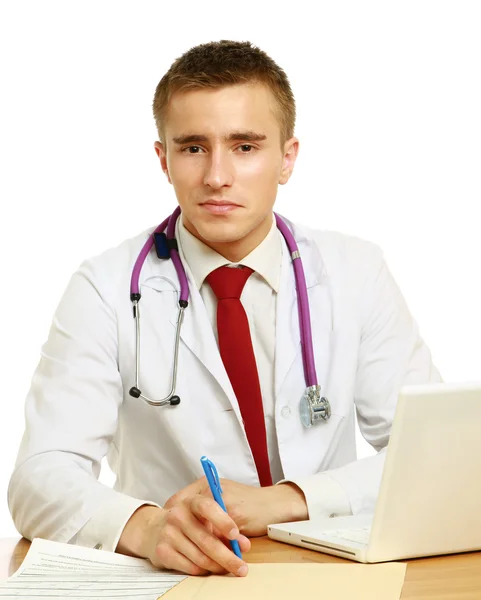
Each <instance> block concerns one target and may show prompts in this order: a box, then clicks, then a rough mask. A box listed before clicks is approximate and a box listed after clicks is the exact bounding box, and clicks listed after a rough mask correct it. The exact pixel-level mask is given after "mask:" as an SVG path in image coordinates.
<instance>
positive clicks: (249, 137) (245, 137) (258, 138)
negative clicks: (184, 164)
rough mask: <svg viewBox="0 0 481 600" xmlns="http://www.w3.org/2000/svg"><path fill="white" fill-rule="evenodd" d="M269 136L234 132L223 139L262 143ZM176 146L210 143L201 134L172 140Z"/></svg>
mask: <svg viewBox="0 0 481 600" xmlns="http://www.w3.org/2000/svg"><path fill="white" fill-rule="evenodd" d="M266 139H267V136H266V135H264V134H262V133H256V132H255V131H234V132H232V133H231V134H229V135H225V136H223V138H222V141H224V142H236V141H246V142H262V141H263V140H266ZM172 141H173V142H174V143H175V144H189V143H191V142H208V141H209V138H208V137H207V136H206V135H200V134H186V135H180V136H177V137H174V138H172Z"/></svg>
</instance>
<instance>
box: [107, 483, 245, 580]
mask: <svg viewBox="0 0 481 600" xmlns="http://www.w3.org/2000/svg"><path fill="white" fill-rule="evenodd" d="M233 539H237V541H238V542H239V546H240V549H241V552H242V553H244V552H248V551H249V550H250V547H251V543H250V541H249V540H248V539H247V538H246V537H245V536H243V535H241V534H240V533H239V529H238V527H237V526H236V524H235V522H234V520H233V519H232V518H231V517H230V516H229V515H228V514H227V513H225V512H224V511H223V510H222V509H221V507H220V506H219V505H218V504H217V502H215V500H214V499H213V498H207V497H204V496H202V495H200V494H193V495H190V496H188V497H186V498H185V499H183V500H181V501H178V502H176V503H175V505H171V506H170V507H164V508H157V507H156V506H145V505H144V506H141V507H140V508H138V509H137V510H136V511H135V513H134V514H133V515H132V517H131V518H130V520H129V521H128V522H127V525H126V526H125V528H124V530H123V532H122V535H121V537H120V540H119V543H118V545H117V548H116V552H119V553H122V554H128V555H133V556H140V557H142V558H148V559H149V560H150V562H151V563H152V564H153V565H154V566H156V567H164V568H167V569H175V570H177V571H181V572H183V573H187V574H189V575H205V574H207V573H226V572H229V573H233V574H234V575H238V576H240V577H242V576H245V575H246V574H247V571H248V568H247V565H246V563H245V562H244V561H243V560H242V559H240V558H238V557H237V556H236V555H235V554H234V552H233V551H232V549H231V547H230V545H229V542H228V540H233Z"/></svg>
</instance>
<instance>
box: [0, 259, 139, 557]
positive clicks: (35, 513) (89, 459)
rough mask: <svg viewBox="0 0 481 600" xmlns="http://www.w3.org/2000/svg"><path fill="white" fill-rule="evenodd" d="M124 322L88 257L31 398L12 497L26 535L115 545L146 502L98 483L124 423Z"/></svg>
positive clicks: (64, 303) (59, 315) (63, 306)
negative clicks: (120, 336)
mask: <svg viewBox="0 0 481 600" xmlns="http://www.w3.org/2000/svg"><path fill="white" fill-rule="evenodd" d="M117 344H118V341H117V323H116V316H115V313H114V311H113V310H112V308H111V307H110V305H109V302H108V300H107V299H106V298H105V296H104V294H103V293H102V291H101V290H100V287H99V286H98V285H96V283H95V275H94V272H93V270H92V268H91V267H90V265H89V263H84V264H83V265H82V266H81V268H80V269H79V271H78V272H77V273H75V274H74V275H73V277H72V278H71V281H70V283H69V285H68V287H67V289H66V291H65V294H64V296H63V298H62V300H61V302H60V304H59V306H58V308H57V310H56V313H55V316H54V319H53V322H52V326H51V329H50V333H49V337H48V340H47V342H46V344H45V345H44V346H43V348H42V355H41V360H40V362H39V364H38V366H37V369H36V371H35V373H34V376H33V379H32V384H31V388H30V391H29V394H28V397H27V399H26V406H25V418H26V427H25V433H24V436H23V440H22V442H21V446H20V449H19V452H18V457H17V461H16V465H15V469H14V472H13V474H12V476H11V480H10V485H9V491H8V501H9V507H10V511H11V513H12V517H13V520H14V522H15V525H16V527H17V529H18V530H19V532H20V533H21V534H22V535H24V536H25V537H27V538H29V539H32V538H33V537H36V536H38V537H43V538H47V539H52V540H57V541H62V542H69V541H71V540H73V539H75V538H76V537H77V534H78V533H79V532H80V530H82V536H83V539H82V540H77V542H78V543H80V544H82V545H89V546H94V545H95V544H96V543H98V542H100V543H102V544H103V546H104V548H105V549H109V547H110V549H114V548H115V545H116V543H117V540H118V537H119V536H120V532H121V530H122V527H123V526H124V524H125V522H126V521H127V520H128V519H129V517H130V516H131V515H132V513H133V512H134V511H135V510H136V508H137V507H138V506H139V505H141V504H144V503H145V500H139V499H135V498H131V497H129V496H126V495H125V494H120V493H118V492H116V491H114V490H112V489H110V488H108V487H107V486H104V485H102V484H101V483H99V482H98V481H97V478H98V476H99V473H100V465H101V460H102V458H103V457H104V456H105V455H106V453H107V449H108V447H109V444H110V443H111V440H112V438H113V435H114V433H115V431H116V427H117V416H118V411H119V408H120V405H121V402H122V383H121V378H120V374H119V371H118V366H117Z"/></svg>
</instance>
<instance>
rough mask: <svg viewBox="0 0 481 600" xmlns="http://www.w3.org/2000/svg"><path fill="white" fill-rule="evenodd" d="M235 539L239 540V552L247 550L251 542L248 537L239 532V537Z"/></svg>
mask: <svg viewBox="0 0 481 600" xmlns="http://www.w3.org/2000/svg"><path fill="white" fill-rule="evenodd" d="M237 541H238V542H239V547H240V550H241V552H249V550H250V549H251V546H252V544H251V541H250V539H249V538H248V537H246V536H245V535H242V533H241V534H240V535H239V537H238V538H237Z"/></svg>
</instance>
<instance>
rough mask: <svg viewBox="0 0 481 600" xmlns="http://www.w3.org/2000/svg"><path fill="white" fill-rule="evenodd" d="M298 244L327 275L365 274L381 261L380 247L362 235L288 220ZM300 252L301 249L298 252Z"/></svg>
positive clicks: (381, 251)
mask: <svg viewBox="0 0 481 600" xmlns="http://www.w3.org/2000/svg"><path fill="white" fill-rule="evenodd" d="M290 225H291V228H292V231H293V234H294V237H295V239H296V241H297V243H298V245H299V247H301V246H304V249H305V250H308V251H309V252H310V253H314V254H317V255H318V258H319V260H321V261H322V263H323V267H324V270H325V271H326V272H327V274H328V275H329V276H331V277H332V276H335V275H336V274H339V273H356V272H358V273H366V271H372V270H373V269H374V270H377V269H379V268H380V266H381V265H382V263H383V261H384V253H383V250H382V249H381V247H380V246H379V245H378V244H376V243H374V242H372V241H370V240H367V239H364V238H361V237H358V236H355V235H351V234H347V233H343V232H340V231H334V230H329V229H314V228H312V227H308V226H307V225H304V224H299V223H290ZM301 255H302V251H301Z"/></svg>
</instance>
